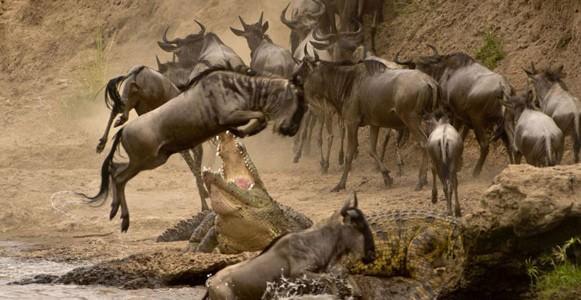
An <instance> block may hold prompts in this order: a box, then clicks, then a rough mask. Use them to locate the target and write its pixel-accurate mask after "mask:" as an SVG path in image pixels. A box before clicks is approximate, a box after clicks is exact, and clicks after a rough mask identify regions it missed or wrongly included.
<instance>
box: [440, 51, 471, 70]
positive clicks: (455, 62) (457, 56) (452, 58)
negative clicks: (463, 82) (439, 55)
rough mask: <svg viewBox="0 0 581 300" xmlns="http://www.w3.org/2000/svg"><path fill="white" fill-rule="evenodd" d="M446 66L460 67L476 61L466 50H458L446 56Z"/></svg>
mask: <svg viewBox="0 0 581 300" xmlns="http://www.w3.org/2000/svg"><path fill="white" fill-rule="evenodd" d="M444 59H445V60H446V66H447V67H448V68H450V69H454V70H456V69H460V68H462V67H465V66H468V65H471V64H473V63H475V62H476V60H474V58H472V56H470V55H468V54H466V53H464V52H456V53H452V54H448V55H445V56H444Z"/></svg>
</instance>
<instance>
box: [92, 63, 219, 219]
mask: <svg viewBox="0 0 581 300" xmlns="http://www.w3.org/2000/svg"><path fill="white" fill-rule="evenodd" d="M121 86H123V87H122V90H121V93H119V89H120V88H121ZM179 93H180V90H179V89H178V88H177V87H176V86H175V85H174V84H173V83H172V82H171V80H169V79H168V78H166V77H164V76H163V75H162V74H160V73H159V72H157V71H155V70H153V69H150V68H148V67H146V66H135V67H133V68H131V70H129V72H128V73H127V74H126V75H122V76H118V77H115V78H113V79H111V80H110V81H109V82H108V83H107V88H106V91H105V104H106V105H107V107H108V108H109V109H111V115H110V116H109V121H108V122H107V127H106V128H105V133H104V134H103V136H102V137H101V138H100V139H99V144H98V145H97V153H101V152H102V151H103V149H104V148H105V145H106V143H107V138H108V136H109V130H110V129H111V124H112V123H113V120H114V119H115V117H116V116H117V115H118V114H121V116H120V117H119V119H117V122H115V127H118V126H121V125H123V124H125V122H127V120H128V118H129V112H130V111H131V110H132V109H135V112H136V113H137V115H143V114H145V113H147V112H149V111H152V110H154V109H156V108H158V107H160V106H161V105H163V104H164V103H166V102H167V101H169V100H171V99H173V98H174V97H176V96H177V95H179ZM191 152H192V155H190V153H189V152H188V150H184V151H181V152H180V155H181V156H182V157H183V158H184V160H185V161H186V164H187V165H188V167H189V168H190V171H191V172H192V173H193V174H194V177H195V178H196V185H197V187H198V193H199V196H200V201H201V208H202V210H207V209H209V207H208V204H207V202H206V198H208V192H207V191H206V188H205V187H204V183H203V181H202V175H201V172H202V154H203V148H202V146H201V145H199V146H196V147H194V148H192V149H191Z"/></svg>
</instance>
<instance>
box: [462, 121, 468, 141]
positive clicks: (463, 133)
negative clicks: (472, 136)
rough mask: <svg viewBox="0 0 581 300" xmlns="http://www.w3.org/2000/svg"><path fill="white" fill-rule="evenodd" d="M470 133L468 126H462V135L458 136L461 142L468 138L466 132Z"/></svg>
mask: <svg viewBox="0 0 581 300" xmlns="http://www.w3.org/2000/svg"><path fill="white" fill-rule="evenodd" d="M469 131H470V128H468V126H466V124H464V126H463V127H462V133H461V135H460V136H462V142H464V141H465V140H466V137H467V136H468V132H469Z"/></svg>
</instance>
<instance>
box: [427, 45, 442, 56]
mask: <svg viewBox="0 0 581 300" xmlns="http://www.w3.org/2000/svg"><path fill="white" fill-rule="evenodd" d="M426 46H428V48H430V49H432V52H433V54H434V55H440V53H438V49H436V47H434V45H432V44H427V45H426Z"/></svg>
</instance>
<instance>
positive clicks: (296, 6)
mask: <svg viewBox="0 0 581 300" xmlns="http://www.w3.org/2000/svg"><path fill="white" fill-rule="evenodd" d="M291 4H293V11H291V18H290V19H287V17H286V15H287V11H288V9H289V7H290V6H291ZM326 11H327V8H326V7H325V4H324V3H323V2H322V1H320V0H303V1H294V2H293V1H291V2H289V4H288V5H287V6H286V7H285V8H284V9H283V11H282V13H281V14H280V21H281V22H282V23H283V24H284V25H286V26H287V27H288V28H290V29H291V30H295V31H304V32H308V31H309V30H311V29H312V28H314V27H315V26H317V24H318V23H319V20H320V18H321V16H323V15H324V14H325V12H326Z"/></svg>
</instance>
